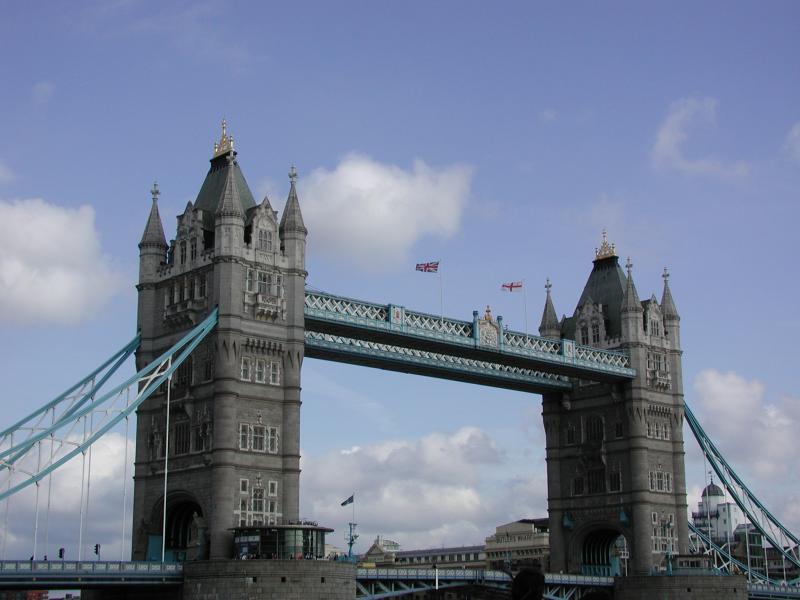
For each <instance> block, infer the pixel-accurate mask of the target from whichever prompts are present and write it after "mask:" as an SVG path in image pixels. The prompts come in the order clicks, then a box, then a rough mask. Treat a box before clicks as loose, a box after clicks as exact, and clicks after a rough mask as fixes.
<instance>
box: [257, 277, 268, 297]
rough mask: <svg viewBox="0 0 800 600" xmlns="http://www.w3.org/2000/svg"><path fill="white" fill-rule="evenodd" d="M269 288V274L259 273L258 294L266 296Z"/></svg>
mask: <svg viewBox="0 0 800 600" xmlns="http://www.w3.org/2000/svg"><path fill="white" fill-rule="evenodd" d="M268 291H269V288H268V287H267V274H266V273H264V272H263V271H259V272H258V293H259V294H266V293H268Z"/></svg>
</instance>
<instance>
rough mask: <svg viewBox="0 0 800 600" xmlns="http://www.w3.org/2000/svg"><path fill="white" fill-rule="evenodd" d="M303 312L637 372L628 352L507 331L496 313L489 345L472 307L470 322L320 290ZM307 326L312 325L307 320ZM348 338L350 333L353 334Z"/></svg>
mask: <svg viewBox="0 0 800 600" xmlns="http://www.w3.org/2000/svg"><path fill="white" fill-rule="evenodd" d="M304 312H305V316H306V318H307V320H318V321H321V322H324V323H329V324H337V325H342V326H345V327H346V328H348V329H350V330H359V329H361V330H369V331H373V332H383V333H385V334H394V335H395V336H402V337H404V338H408V339H413V338H417V339H420V340H434V341H439V342H444V343H446V344H450V345H454V346H457V347H462V348H477V349H480V350H486V351H496V352H499V353H503V354H508V355H514V356H519V357H529V358H533V359H538V360H541V361H546V362H549V363H551V364H554V365H567V366H574V367H582V368H584V369H587V370H589V371H595V372H600V373H612V374H615V375H619V376H621V377H625V378H633V377H635V376H636V371H635V369H633V368H632V367H631V363H630V357H629V356H628V355H627V353H625V352H622V351H616V350H601V349H598V348H594V347H591V346H583V345H580V344H576V343H575V342H574V341H573V340H554V339H550V338H543V337H539V336H535V335H529V334H526V333H522V332H518V331H508V330H505V329H503V327H502V319H501V318H498V320H497V323H496V325H495V324H494V323H492V324H491V325H490V326H491V327H495V331H498V330H499V332H500V333H499V334H496V335H495V338H493V339H495V342H494V343H493V344H488V343H486V342H485V341H484V340H482V339H481V336H480V328H481V322H480V320H479V319H478V313H477V311H476V312H474V313H473V321H472V322H469V321H460V320H457V319H451V318H447V317H441V316H436V315H431V314H427V313H421V312H416V311H411V310H408V309H407V308H405V307H403V306H399V305H395V304H387V305H381V304H375V303H373V302H365V301H363V300H356V299H354V298H345V297H342V296H335V295H333V294H328V293H325V292H318V291H306V293H305V308H304ZM483 326H487V325H485V324H484V325H483ZM308 328H313V326H311V327H310V326H309V325H308V324H307V329H308ZM349 337H355V334H353V335H350V336H349Z"/></svg>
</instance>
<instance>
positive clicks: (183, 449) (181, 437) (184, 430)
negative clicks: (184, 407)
mask: <svg viewBox="0 0 800 600" xmlns="http://www.w3.org/2000/svg"><path fill="white" fill-rule="evenodd" d="M190 440H191V437H190V429H189V421H182V422H180V423H175V454H189V442H190Z"/></svg>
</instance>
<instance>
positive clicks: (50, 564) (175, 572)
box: [0, 560, 183, 589]
mask: <svg viewBox="0 0 800 600" xmlns="http://www.w3.org/2000/svg"><path fill="white" fill-rule="evenodd" d="M34 583H36V584H39V585H41V586H43V587H46V586H52V587H60V588H62V589H64V588H69V587H74V588H79V587H85V586H86V585H87V584H99V583H102V584H103V585H114V584H118V585H135V584H142V585H144V584H148V585H152V584H154V583H159V584H171V585H177V584H181V583H183V565H181V564H180V563H158V562H145V561H85V560H81V561H73V560H53V561H28V560H4V561H0V585H2V586H4V587H13V586H19V587H27V588H30V587H31V586H32V585H33V584H34Z"/></svg>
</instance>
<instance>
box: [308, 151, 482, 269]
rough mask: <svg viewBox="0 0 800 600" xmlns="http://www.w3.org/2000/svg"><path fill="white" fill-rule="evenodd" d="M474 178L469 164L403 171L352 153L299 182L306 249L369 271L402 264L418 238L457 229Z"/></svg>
mask: <svg viewBox="0 0 800 600" xmlns="http://www.w3.org/2000/svg"><path fill="white" fill-rule="evenodd" d="M470 180H471V170H470V169H469V168H468V167H465V166H460V165H454V166H450V167H445V168H442V169H435V168H433V167H429V166H428V165H426V164H425V163H424V162H423V161H421V160H415V161H414V164H413V166H412V168H411V170H404V169H402V168H400V167H397V166H394V165H385V164H381V163H378V162H376V161H374V160H372V159H371V158H369V157H367V156H364V155H360V154H350V155H348V156H347V157H345V158H344V159H343V160H342V161H341V162H340V163H339V165H338V166H337V167H336V168H335V169H334V170H332V171H329V170H327V169H324V168H320V169H316V170H314V171H313V172H312V173H311V174H310V175H309V176H308V177H306V178H304V179H303V180H302V181H301V182H300V195H301V198H300V202H301V205H302V207H303V216H304V218H305V220H306V224H307V226H308V229H309V231H310V232H311V234H310V235H309V245H310V246H311V247H313V248H314V249H315V252H316V253H317V255H331V254H333V255H336V256H337V257H339V258H345V259H348V260H352V261H353V262H355V263H357V264H358V265H360V266H361V267H364V268H367V269H380V268H386V267H393V266H397V265H400V264H403V263H404V262H405V261H407V260H408V254H409V251H410V249H411V247H412V246H413V244H414V243H415V242H417V241H418V240H419V239H420V238H423V237H425V236H436V237H444V238H446V237H449V236H452V235H453V234H455V233H456V232H457V231H458V227H459V223H460V221H461V214H462V212H463V209H464V205H465V203H466V200H467V196H468V194H469V190H470Z"/></svg>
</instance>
